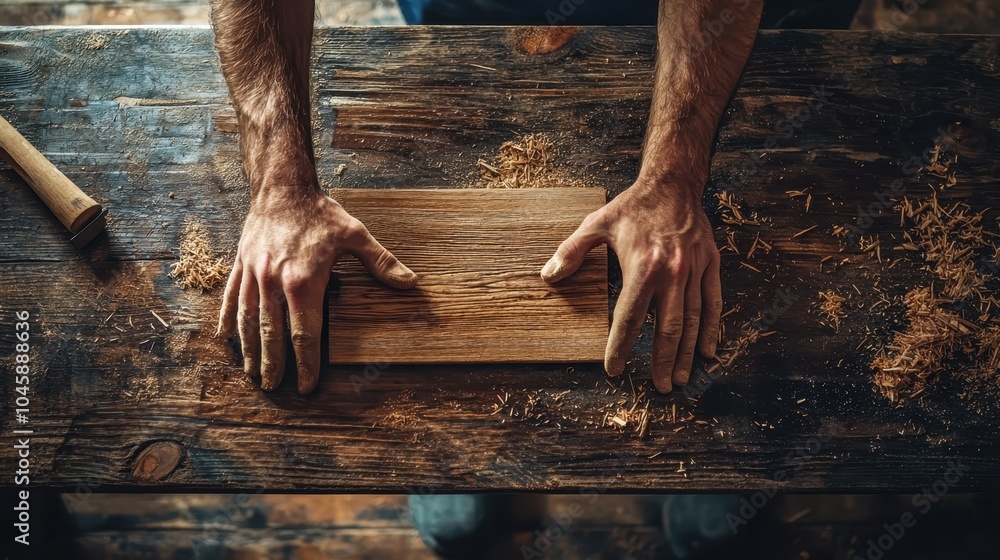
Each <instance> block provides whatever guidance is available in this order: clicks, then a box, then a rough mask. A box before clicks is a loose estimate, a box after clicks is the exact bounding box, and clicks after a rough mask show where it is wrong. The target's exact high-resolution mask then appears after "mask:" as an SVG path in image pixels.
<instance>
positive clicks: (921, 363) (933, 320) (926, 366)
mask: <svg viewBox="0 0 1000 560" xmlns="http://www.w3.org/2000/svg"><path fill="white" fill-rule="evenodd" d="M903 302H904V303H905V304H906V318H907V319H908V320H909V325H908V326H907V328H906V330H903V331H897V332H896V334H895V335H894V336H893V339H892V342H891V343H890V344H888V345H886V347H885V348H884V349H882V350H881V351H880V352H879V353H878V355H877V356H875V360H874V361H873V362H872V367H873V368H874V369H875V370H876V372H875V385H876V387H878V389H879V390H880V391H881V392H882V394H883V395H885V396H886V397H887V398H888V399H889V400H890V401H893V402H895V401H897V400H899V399H900V398H905V397H909V396H913V395H915V394H918V393H920V392H922V391H923V390H924V389H925V386H926V384H927V382H928V379H929V378H931V377H932V376H933V375H934V374H936V373H938V372H940V371H942V370H944V369H945V364H946V362H947V361H948V360H950V359H952V358H954V357H955V355H956V353H957V352H958V350H960V349H962V348H963V347H964V346H965V345H966V341H967V340H969V339H970V338H971V337H973V336H974V335H976V334H977V331H978V327H977V326H976V325H975V324H972V323H970V322H969V321H966V320H964V319H962V318H961V317H959V316H958V315H957V314H955V313H953V312H951V311H947V310H945V309H944V308H942V307H941V303H942V301H941V300H940V299H938V298H937V297H936V296H935V295H934V294H933V292H932V291H931V289H930V288H925V287H921V288H915V289H913V290H910V291H909V292H908V293H907V294H906V297H905V298H904V299H903Z"/></svg>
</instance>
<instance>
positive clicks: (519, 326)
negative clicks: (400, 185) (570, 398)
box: [329, 188, 608, 364]
mask: <svg viewBox="0 0 1000 560" xmlns="http://www.w3.org/2000/svg"><path fill="white" fill-rule="evenodd" d="M334 198H336V199H337V200H338V201H340V203H341V204H343V205H344V208H346V209H347V211H348V212H350V213H351V215H352V216H354V217H355V218H358V219H359V220H361V222H362V223H364V224H365V225H366V226H367V227H368V229H369V231H371V232H372V234H373V235H374V236H375V238H376V239H378V240H379V242H381V243H382V244H383V245H384V246H385V247H386V248H388V249H389V250H390V251H392V253H393V254H394V255H395V256H396V257H397V258H398V259H400V260H401V261H402V262H403V263H405V264H406V265H407V266H409V267H410V269H411V270H413V271H414V272H416V273H417V274H418V275H419V277H420V281H419V283H418V284H417V286H416V287H414V288H413V289H411V290H397V289H393V288H389V287H388V286H385V285H384V284H382V283H380V282H379V281H377V280H375V279H374V278H373V277H372V275H371V274H369V273H368V271H367V270H366V269H365V268H364V267H363V266H362V265H361V264H360V263H359V262H358V261H357V260H353V259H343V260H342V261H341V262H340V263H338V265H337V267H336V269H335V280H334V291H335V293H336V296H335V297H332V298H331V299H330V326H329V332H330V339H329V340H330V362H331V363H344V364H365V363H417V364H420V363H491V362H500V363H504V362H585V361H601V360H602V359H603V358H604V347H605V344H606V342H607V336H608V258H607V251H606V250H605V248H604V246H603V245H602V246H600V247H598V248H596V249H594V250H593V251H591V253H590V254H589V255H588V256H587V258H586V260H585V261H584V264H583V266H582V267H580V270H579V271H578V272H577V273H576V274H575V275H573V276H571V277H569V278H567V279H565V280H563V281H562V282H559V283H558V284H556V285H552V286H550V285H548V284H546V283H545V282H543V281H542V279H541V276H540V274H539V273H540V271H541V269H542V266H543V265H544V264H545V263H546V261H548V259H549V258H550V257H551V256H552V254H553V252H555V249H556V248H557V247H558V246H559V244H560V243H562V241H563V240H564V239H566V237H567V236H569V235H570V234H571V233H573V231H574V230H575V229H576V228H577V226H579V225H580V222H581V221H582V220H583V218H584V217H586V215H587V214H589V213H590V212H593V211H594V210H597V209H598V208H600V207H601V206H603V205H604V202H605V193H604V189H561V188H560V189H447V190H444V189H442V190H436V189H386V190H371V189H357V190H340V191H337V192H336V193H335V194H334Z"/></svg>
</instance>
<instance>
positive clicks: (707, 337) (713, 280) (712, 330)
mask: <svg viewBox="0 0 1000 560" xmlns="http://www.w3.org/2000/svg"><path fill="white" fill-rule="evenodd" d="M701 296H702V303H703V305H702V308H701V326H700V327H699V332H698V351H699V352H701V355H702V356H704V357H706V358H711V357H712V356H714V355H715V349H716V345H717V344H718V343H719V328H720V324H721V322H722V280H721V279H720V278H719V257H718V255H715V256H714V257H713V258H712V262H710V263H709V264H708V268H706V269H705V274H704V275H703V276H702V277H701Z"/></svg>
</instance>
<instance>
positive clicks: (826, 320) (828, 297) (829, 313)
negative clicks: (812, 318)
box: [817, 290, 847, 332]
mask: <svg viewBox="0 0 1000 560" xmlns="http://www.w3.org/2000/svg"><path fill="white" fill-rule="evenodd" d="M845 301H847V298H845V297H844V296H841V295H839V294H837V293H836V292H835V291H833V290H827V291H825V292H820V293H819V304H818V306H817V307H818V308H819V312H820V314H821V315H822V316H823V318H822V319H821V320H820V324H823V325H825V326H828V327H830V328H832V329H833V330H835V331H837V332H840V320H841V319H843V318H845V317H847V314H846V313H845V312H844V310H843V305H844V302H845Z"/></svg>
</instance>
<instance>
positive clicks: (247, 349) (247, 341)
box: [237, 271, 260, 379]
mask: <svg viewBox="0 0 1000 560" xmlns="http://www.w3.org/2000/svg"><path fill="white" fill-rule="evenodd" d="M259 300H260V292H259V291H258V288H257V280H256V279H254V277H253V274H251V273H250V272H249V271H247V272H246V273H245V274H243V281H242V283H241V284H240V297H239V301H240V307H239V313H238V320H237V323H238V324H239V329H240V345H241V346H242V348H243V371H245V372H246V373H247V375H249V376H250V377H251V378H252V379H257V378H258V377H260V301H259Z"/></svg>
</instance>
